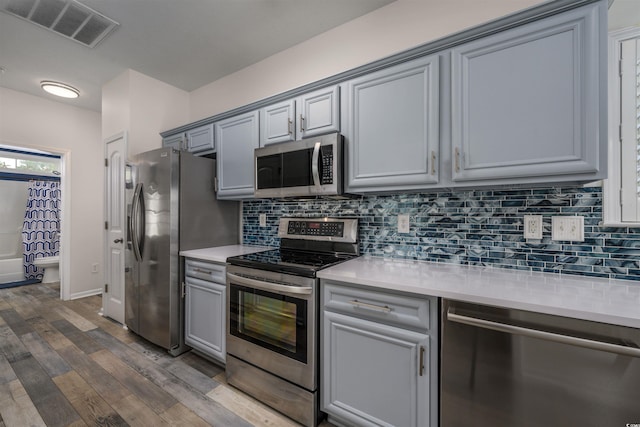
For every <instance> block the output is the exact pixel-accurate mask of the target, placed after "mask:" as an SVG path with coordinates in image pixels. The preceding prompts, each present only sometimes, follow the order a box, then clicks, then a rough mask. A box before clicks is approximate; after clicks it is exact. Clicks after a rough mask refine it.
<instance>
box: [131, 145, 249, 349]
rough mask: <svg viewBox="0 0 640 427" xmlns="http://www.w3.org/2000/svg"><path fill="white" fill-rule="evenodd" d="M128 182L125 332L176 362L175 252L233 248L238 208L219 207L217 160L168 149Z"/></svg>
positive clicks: (135, 165)
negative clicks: (153, 346)
mask: <svg viewBox="0 0 640 427" xmlns="http://www.w3.org/2000/svg"><path fill="white" fill-rule="evenodd" d="M125 175H126V179H125V182H126V194H127V196H126V197H127V219H128V230H127V245H126V257H125V259H126V264H125V324H126V325H127V327H128V328H129V329H130V330H131V331H133V332H135V333H136V334H138V335H140V336H141V337H143V338H145V339H147V340H149V341H151V342H152V343H154V344H157V345H159V346H161V347H163V348H166V349H167V350H168V351H169V353H171V354H173V355H174V356H175V355H178V354H180V353H182V352H184V351H186V350H187V349H188V347H185V344H184V300H183V298H182V290H181V275H182V273H181V263H180V257H179V251H181V250H189V249H199V248H205V247H213V246H222V245H228V244H236V243H238V236H239V203H238V202H233V201H218V200H216V195H215V191H214V181H215V160H214V159H209V158H204V157H196V156H193V155H192V154H189V153H186V152H180V151H177V150H174V149H172V148H168V147H167V148H161V149H158V150H153V151H149V152H146V153H142V154H138V155H136V156H134V157H132V158H131V159H130V161H129V162H128V163H127V169H126V174H125Z"/></svg>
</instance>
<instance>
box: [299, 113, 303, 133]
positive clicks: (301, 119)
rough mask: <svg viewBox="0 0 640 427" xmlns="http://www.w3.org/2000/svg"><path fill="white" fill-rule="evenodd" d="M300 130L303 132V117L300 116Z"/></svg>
mask: <svg viewBox="0 0 640 427" xmlns="http://www.w3.org/2000/svg"><path fill="white" fill-rule="evenodd" d="M300 130H301V131H304V117H302V114H300Z"/></svg>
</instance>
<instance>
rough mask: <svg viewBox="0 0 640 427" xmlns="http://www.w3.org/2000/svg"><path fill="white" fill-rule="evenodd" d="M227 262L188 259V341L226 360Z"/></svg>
mask: <svg viewBox="0 0 640 427" xmlns="http://www.w3.org/2000/svg"><path fill="white" fill-rule="evenodd" d="M225 271H226V266H225V265H224V264H215V263H210V262H205V261H199V260H195V259H190V258H187V259H186V260H185V279H184V284H185V295H184V304H185V322H184V325H185V326H184V327H185V334H184V336H185V338H184V341H185V343H186V344H187V345H188V346H190V347H192V348H193V349H195V350H196V351H198V352H200V353H202V354H204V355H205V356H207V357H209V358H211V359H214V360H216V361H219V362H222V363H225V360H226V345H225V343H226V329H225V328H226V301H227V287H226V281H225Z"/></svg>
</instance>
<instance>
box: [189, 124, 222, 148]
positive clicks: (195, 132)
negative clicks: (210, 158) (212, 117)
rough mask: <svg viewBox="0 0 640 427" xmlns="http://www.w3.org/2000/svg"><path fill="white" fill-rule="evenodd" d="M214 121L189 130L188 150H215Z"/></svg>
mask: <svg viewBox="0 0 640 427" xmlns="http://www.w3.org/2000/svg"><path fill="white" fill-rule="evenodd" d="M215 148H216V146H215V143H214V136H213V123H211V124H208V125H204V126H200V127H197V128H195V129H191V130H188V131H187V151H189V152H191V153H194V154H211V153H213V152H215Z"/></svg>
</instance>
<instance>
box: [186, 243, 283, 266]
mask: <svg viewBox="0 0 640 427" xmlns="http://www.w3.org/2000/svg"><path fill="white" fill-rule="evenodd" d="M269 249H273V248H271V247H268V246H247V245H228V246H216V247H213V248H203V249H192V250H188V251H180V256H183V257H186V258H196V259H200V260H203V261H213V262H221V263H225V262H227V258H229V257H232V256H238V255H244V254H252V253H255V252H262V251H267V250H269Z"/></svg>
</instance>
